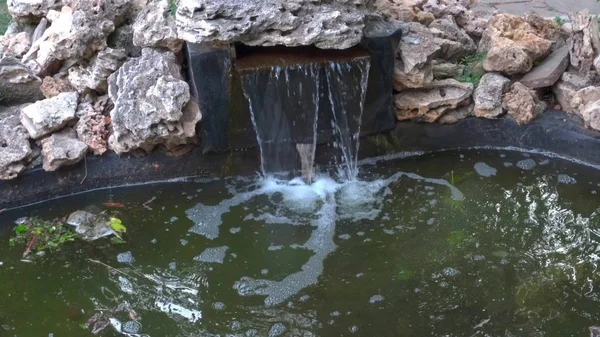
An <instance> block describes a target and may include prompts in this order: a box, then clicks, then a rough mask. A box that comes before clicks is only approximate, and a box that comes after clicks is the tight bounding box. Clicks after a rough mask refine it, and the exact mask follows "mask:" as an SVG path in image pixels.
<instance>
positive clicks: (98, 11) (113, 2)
mask: <svg viewBox="0 0 600 337" xmlns="http://www.w3.org/2000/svg"><path fill="white" fill-rule="evenodd" d="M62 1H63V3H64V4H65V5H66V6H69V7H71V8H73V10H75V11H78V10H81V11H91V14H92V17H95V20H96V21H101V19H100V18H102V19H105V20H108V21H111V22H113V23H114V24H115V26H120V25H122V24H123V23H125V21H127V20H129V18H130V17H135V13H136V9H135V8H134V7H135V6H137V5H138V4H136V2H139V3H143V5H144V6H146V4H147V3H148V2H144V1H140V0H94V1H90V0H62ZM152 1H154V0H152Z"/></svg>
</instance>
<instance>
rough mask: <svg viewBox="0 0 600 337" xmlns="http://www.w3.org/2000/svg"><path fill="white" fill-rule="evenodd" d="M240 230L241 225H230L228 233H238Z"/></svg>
mask: <svg viewBox="0 0 600 337" xmlns="http://www.w3.org/2000/svg"><path fill="white" fill-rule="evenodd" d="M241 231H242V228H241V227H232V228H230V229H229V233H231V234H237V233H239V232H241Z"/></svg>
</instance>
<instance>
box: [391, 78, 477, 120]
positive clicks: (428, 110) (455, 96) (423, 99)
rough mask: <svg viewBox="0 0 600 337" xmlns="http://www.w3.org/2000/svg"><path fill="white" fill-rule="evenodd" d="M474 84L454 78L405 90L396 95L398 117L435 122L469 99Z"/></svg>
mask: <svg viewBox="0 0 600 337" xmlns="http://www.w3.org/2000/svg"><path fill="white" fill-rule="evenodd" d="M472 93H473V85H472V84H470V83H461V82H458V81H456V80H453V79H447V80H441V81H435V82H433V83H430V84H427V85H426V86H425V87H423V88H420V89H411V90H405V91H403V92H401V93H399V94H397V95H396V96H395V106H396V118H397V119H398V120H400V121H402V120H409V119H416V120H419V121H426V122H434V121H436V120H437V119H438V118H440V117H441V116H442V115H443V114H444V113H445V112H447V111H448V110H451V109H455V108H457V107H458V106H460V105H461V104H464V103H465V101H468V100H469V98H470V97H471V94H472Z"/></svg>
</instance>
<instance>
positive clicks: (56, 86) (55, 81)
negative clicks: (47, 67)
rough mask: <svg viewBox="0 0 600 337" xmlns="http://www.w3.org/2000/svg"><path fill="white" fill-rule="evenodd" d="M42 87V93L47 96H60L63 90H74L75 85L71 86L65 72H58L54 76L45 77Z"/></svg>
mask: <svg viewBox="0 0 600 337" xmlns="http://www.w3.org/2000/svg"><path fill="white" fill-rule="evenodd" d="M40 89H41V90H42V93H43V94H44V97H46V98H52V97H54V96H58V95H59V94H61V93H63V92H72V91H74V90H73V87H72V86H71V83H69V79H68V78H67V77H66V75H65V74H64V73H58V74H56V75H54V76H52V77H50V76H46V77H44V80H43V81H42V86H41V87H40Z"/></svg>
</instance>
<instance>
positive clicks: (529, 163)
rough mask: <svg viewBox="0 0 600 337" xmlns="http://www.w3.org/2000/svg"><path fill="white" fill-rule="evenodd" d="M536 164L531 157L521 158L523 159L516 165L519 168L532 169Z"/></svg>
mask: <svg viewBox="0 0 600 337" xmlns="http://www.w3.org/2000/svg"><path fill="white" fill-rule="evenodd" d="M536 165H537V164H536V163H535V160H533V159H531V158H530V159H523V160H519V161H518V162H517V167H519V168H520V169H521V170H526V171H528V170H533V168H534V167H535V166H536Z"/></svg>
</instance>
